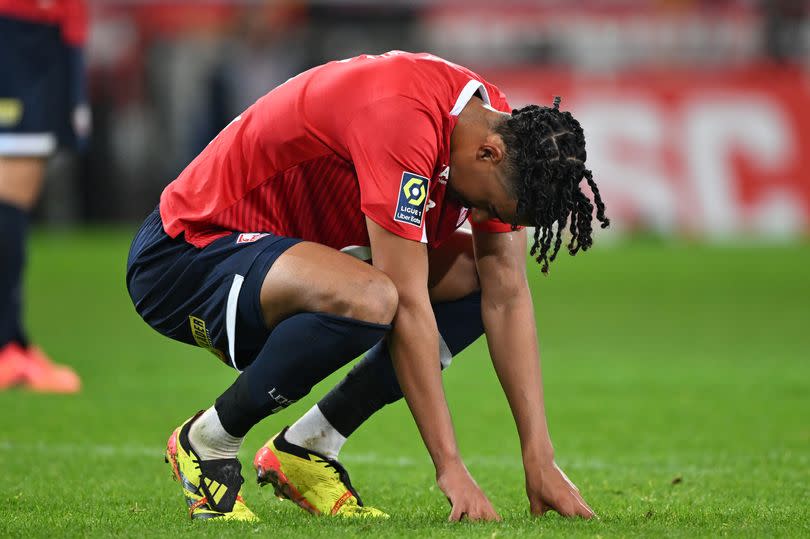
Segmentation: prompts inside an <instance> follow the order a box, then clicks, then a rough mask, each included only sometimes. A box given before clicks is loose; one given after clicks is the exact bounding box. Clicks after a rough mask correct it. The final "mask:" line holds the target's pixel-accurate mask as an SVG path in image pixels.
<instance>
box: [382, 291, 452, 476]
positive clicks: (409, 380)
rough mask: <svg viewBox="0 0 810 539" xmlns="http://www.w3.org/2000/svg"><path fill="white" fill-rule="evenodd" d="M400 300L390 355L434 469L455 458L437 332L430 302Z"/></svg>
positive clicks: (446, 464)
mask: <svg viewBox="0 0 810 539" xmlns="http://www.w3.org/2000/svg"><path fill="white" fill-rule="evenodd" d="M421 307H422V306H421V305H409V304H408V303H407V301H406V302H403V303H401V304H400V307H399V309H398V310H397V316H396V318H395V320H394V329H393V331H392V333H391V337H390V347H391V357H392V360H393V363H394V369H395V370H396V373H397V379H398V380H399V385H400V387H401V388H402V393H403V395H404V396H405V400H406V401H407V403H408V407H409V408H410V409H411V413H412V414H413V417H414V420H415V421H416V425H417V427H418V428H419V432H420V433H421V435H422V439H423V440H424V442H425V446H426V447H427V450H428V452H429V453H430V456H431V458H432V459H433V463H434V464H435V466H436V470H437V471H440V470H441V469H442V468H443V467H446V466H449V465H453V464H457V463H458V462H459V455H458V447H457V445H456V439H455V434H454V432H453V424H452V421H451V419H450V412H449V410H448V408H447V401H446V399H445V396H444V388H443V387H442V381H441V370H440V367H439V358H438V353H439V332H438V329H437V327H436V322H435V319H434V318H433V315H432V311H430V304H429V303H427V312H421V311H422V310H424V309H423V308H421Z"/></svg>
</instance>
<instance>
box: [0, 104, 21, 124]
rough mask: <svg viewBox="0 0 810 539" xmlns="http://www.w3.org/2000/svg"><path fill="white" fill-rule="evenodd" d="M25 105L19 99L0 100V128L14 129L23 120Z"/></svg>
mask: <svg viewBox="0 0 810 539" xmlns="http://www.w3.org/2000/svg"><path fill="white" fill-rule="evenodd" d="M22 113H23V104H22V101H20V100H19V99H13V98H7V99H0V127H14V126H15V125H17V124H18V123H20V118H22Z"/></svg>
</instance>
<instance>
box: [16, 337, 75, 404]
mask: <svg viewBox="0 0 810 539" xmlns="http://www.w3.org/2000/svg"><path fill="white" fill-rule="evenodd" d="M23 353H24V355H25V356H26V358H27V361H26V362H25V366H24V370H23V375H22V380H21V382H20V383H21V385H22V386H23V387H25V388H26V389H30V390H31V391H37V392H40V393H76V392H78V391H79V389H81V386H82V382H81V380H80V379H79V375H77V374H76V372H75V371H74V370H73V369H71V368H70V367H67V366H65V365H58V364H56V363H54V362H53V361H51V360H50V359H49V358H48V356H46V355H45V353H44V352H43V351H42V350H41V349H40V348H39V347H36V346H29V347H28V348H27V349H26V350H24V351H23Z"/></svg>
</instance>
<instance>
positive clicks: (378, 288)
mask: <svg viewBox="0 0 810 539" xmlns="http://www.w3.org/2000/svg"><path fill="white" fill-rule="evenodd" d="M362 297H363V303H364V309H365V310H366V313H365V314H366V318H365V320H366V321H368V322H374V323H376V324H390V323H391V320H393V319H394V315H395V314H396V312H397V306H398V305H399V294H398V293H397V287H396V286H394V283H393V282H392V281H391V279H389V278H388V277H387V276H386V275H381V276H379V277H378V278H376V279H374V280H373V281H371V283H369V285H368V287H367V289H366V292H365V293H364V294H363V295H362Z"/></svg>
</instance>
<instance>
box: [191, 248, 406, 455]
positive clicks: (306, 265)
mask: <svg viewBox="0 0 810 539" xmlns="http://www.w3.org/2000/svg"><path fill="white" fill-rule="evenodd" d="M248 280H250V276H248V277H246V280H245V282H248ZM247 293H251V292H250V291H247ZM260 305H261V309H262V311H263V316H264V320H265V323H266V325H267V327H268V328H272V331H271V333H270V335H269V337H268V338H267V341H266V342H265V344H264V346H263V348H262V349H261V350H260V351H259V352H258V354H257V356H256V358H255V359H254V360H253V362H252V363H251V364H250V366H249V367H248V368H247V369H245V371H244V372H243V373H242V374H241V375H240V376H239V377H238V378H237V379H236V381H235V382H234V383H233V385H232V386H231V387H230V388H228V389H227V390H226V391H225V392H224V393H223V394H222V395H221V396H220V397H219V398H218V399H217V402H216V405H215V410H216V414H213V413H209V414H208V415H209V416H210V415H215V417H216V419H217V420H218V421H219V425H214V426H213V427H212V428H211V429H209V428H207V427H206V425H205V422H203V421H199V420H198V421H197V422H195V426H192V430H191V438H192V442H193V443H195V444H196V445H199V447H197V449H198V450H199V452H200V453H201V455H200V456H201V457H202V458H203V459H205V458H206V455H205V453H206V451H207V447H206V446H208V447H210V448H211V450H212V451H219V450H220V449H223V448H222V447H220V446H221V445H222V444H219V443H218V440H217V439H216V437H213V439H209V438H210V437H208V436H203V434H204V432H203V431H213V432H217V431H219V429H222V430H223V431H224V432H226V433H227V434H228V435H229V436H231V437H235V438H241V437H243V436H244V435H245V434H246V433H247V432H248V430H249V429H250V428H251V427H252V426H253V425H255V424H256V423H258V422H259V421H260V420H261V419H263V418H264V417H266V416H268V415H270V414H272V413H274V412H276V411H278V410H280V409H282V408H284V407H286V406H288V405H289V404H291V403H293V402H295V401H296V400H298V399H299V398H301V397H303V396H304V395H306V394H307V393H308V392H309V390H310V389H311V388H312V386H314V385H315V384H316V383H318V382H319V381H321V380H322V379H323V378H325V377H326V376H328V375H329V374H331V373H332V372H334V371H335V370H336V369H338V368H340V367H341V366H343V365H345V364H346V363H347V362H349V361H351V360H352V359H354V358H355V357H357V356H358V355H360V354H362V353H363V352H365V351H366V350H368V349H369V348H371V347H372V346H374V344H375V343H377V342H379V341H380V340H381V339H382V338H383V337H384V335H385V333H386V332H387V331H388V330H389V329H390V325H389V324H390V322H391V320H392V318H393V316H394V313H395V312H396V307H397V294H396V289H395V288H394V285H393V283H391V281H390V279H388V277H387V276H386V275H385V274H383V273H382V272H380V271H379V270H377V269H375V268H373V267H371V266H369V265H367V264H364V263H362V262H360V261H359V260H356V259H354V258H352V257H350V256H348V255H345V254H343V253H340V252H338V251H336V250H334V249H330V248H328V247H324V246H322V245H317V244H313V243H307V242H302V243H299V244H296V245H294V246H293V247H291V248H290V249H288V250H287V251H285V252H284V254H282V255H281V256H280V257H279V258H278V260H277V261H276V262H275V263H274V264H273V266H272V267H271V268H270V270H269V271H268V272H267V275H266V277H265V278H264V281H263V283H262V286H261V292H260ZM200 419H203V417H201V418H200ZM211 419H212V420H213V419H214V418H211ZM197 425H199V426H197ZM195 438H196V439H197V440H196V441H195ZM225 441H226V442H228V441H229V440H228V439H225ZM230 441H232V440H230ZM226 445H232V444H226ZM237 449H238V446H237Z"/></svg>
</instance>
